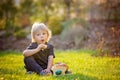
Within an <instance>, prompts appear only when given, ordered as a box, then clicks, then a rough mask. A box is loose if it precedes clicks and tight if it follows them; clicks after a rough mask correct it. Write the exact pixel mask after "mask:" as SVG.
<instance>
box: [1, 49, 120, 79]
mask: <svg viewBox="0 0 120 80" xmlns="http://www.w3.org/2000/svg"><path fill="white" fill-rule="evenodd" d="M93 53H95V52H94V51H89V50H77V51H71V50H69V51H55V55H56V58H55V59H54V63H55V62H65V63H67V64H68V65H69V68H70V70H71V71H72V73H73V74H71V75H64V76H39V75H36V74H31V75H30V74H26V71H25V69H24V67H23V66H24V63H23V56H22V53H20V52H14V51H6V52H0V80H120V58H111V57H93V56H91V54H93Z"/></svg>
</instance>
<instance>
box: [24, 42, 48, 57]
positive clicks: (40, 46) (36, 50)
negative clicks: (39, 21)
mask: <svg viewBox="0 0 120 80" xmlns="http://www.w3.org/2000/svg"><path fill="white" fill-rule="evenodd" d="M44 48H46V45H44V44H40V45H38V47H37V48H36V49H26V50H24V51H23V55H24V56H25V57H28V56H31V55H33V54H35V53H37V52H38V51H40V50H42V49H44Z"/></svg>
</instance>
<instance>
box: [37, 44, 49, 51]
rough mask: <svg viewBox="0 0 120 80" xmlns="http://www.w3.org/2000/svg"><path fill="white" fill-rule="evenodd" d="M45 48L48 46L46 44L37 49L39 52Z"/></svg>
mask: <svg viewBox="0 0 120 80" xmlns="http://www.w3.org/2000/svg"><path fill="white" fill-rule="evenodd" d="M45 48H47V45H45V44H39V45H38V47H37V49H38V50H43V49H45Z"/></svg>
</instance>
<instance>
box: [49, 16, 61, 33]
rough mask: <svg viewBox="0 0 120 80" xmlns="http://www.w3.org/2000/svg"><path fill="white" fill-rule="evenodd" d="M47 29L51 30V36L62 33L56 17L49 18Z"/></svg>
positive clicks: (59, 22) (59, 20)
mask: <svg viewBox="0 0 120 80" xmlns="http://www.w3.org/2000/svg"><path fill="white" fill-rule="evenodd" d="M48 25H49V28H50V29H51V30H52V33H53V35H55V34H59V33H60V32H61V31H62V26H61V19H60V18H59V17H56V16H52V17H50V19H49V21H48Z"/></svg>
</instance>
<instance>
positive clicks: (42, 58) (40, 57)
mask: <svg viewBox="0 0 120 80" xmlns="http://www.w3.org/2000/svg"><path fill="white" fill-rule="evenodd" d="M46 45H47V48H46V49H44V50H40V51H39V52H37V53H35V54H33V55H31V57H33V58H34V59H35V61H36V62H37V63H38V64H39V65H40V66H41V67H43V68H47V65H48V57H49V56H50V55H52V56H53V58H55V55H54V50H53V46H52V45H51V44H48V43H46ZM37 46H38V44H37V43H36V42H34V43H31V44H30V45H29V46H28V47H27V49H35V48H37Z"/></svg>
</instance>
